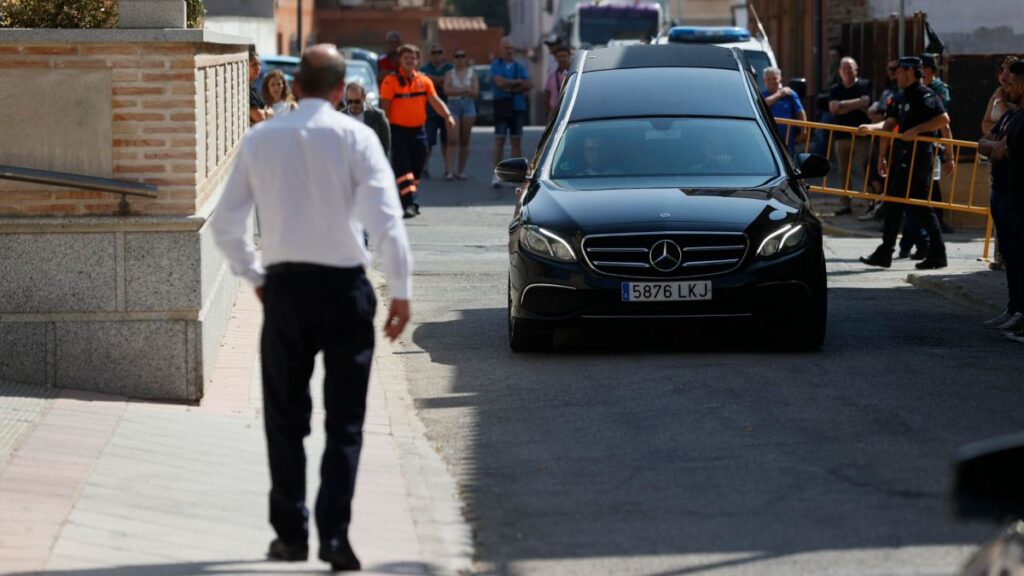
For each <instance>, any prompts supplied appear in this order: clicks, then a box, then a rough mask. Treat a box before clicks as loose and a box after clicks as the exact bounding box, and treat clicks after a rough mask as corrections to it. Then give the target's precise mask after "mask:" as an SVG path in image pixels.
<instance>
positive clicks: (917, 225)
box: [900, 180, 942, 252]
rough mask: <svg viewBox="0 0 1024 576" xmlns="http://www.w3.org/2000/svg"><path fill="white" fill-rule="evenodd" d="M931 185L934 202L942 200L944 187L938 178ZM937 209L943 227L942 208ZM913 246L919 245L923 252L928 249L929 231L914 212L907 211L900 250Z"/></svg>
mask: <svg viewBox="0 0 1024 576" xmlns="http://www.w3.org/2000/svg"><path fill="white" fill-rule="evenodd" d="M929 186H931V189H932V192H931V199H932V201H934V202H942V188H940V187H939V181H938V180H932V182H931V183H930V184H929ZM932 210H934V211H935V216H936V217H937V218H938V219H939V227H940V228H941V227H942V210H941V209H939V208H932ZM911 246H917V249H918V250H921V251H922V252H925V251H927V249H928V233H927V232H926V231H925V229H924V226H922V225H921V222H920V221H919V220H918V218H917V217H916V216H913V214H912V212H910V211H909V210H908V211H907V218H906V221H905V223H904V224H903V234H902V235H901V236H900V251H907V250H910V247H911Z"/></svg>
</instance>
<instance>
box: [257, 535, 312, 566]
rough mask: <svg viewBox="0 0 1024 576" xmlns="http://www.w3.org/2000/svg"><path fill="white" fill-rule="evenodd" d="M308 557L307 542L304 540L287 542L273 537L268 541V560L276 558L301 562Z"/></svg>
mask: <svg viewBox="0 0 1024 576" xmlns="http://www.w3.org/2000/svg"><path fill="white" fill-rule="evenodd" d="M307 558H309V544H306V543H305V542H295V543H293V544H288V543H286V542H285V541H284V540H281V539H280V538H275V539H274V541H273V542H271V543H270V549H269V550H267V559H268V560H278V561H282V562H302V561H305V560H306V559H307Z"/></svg>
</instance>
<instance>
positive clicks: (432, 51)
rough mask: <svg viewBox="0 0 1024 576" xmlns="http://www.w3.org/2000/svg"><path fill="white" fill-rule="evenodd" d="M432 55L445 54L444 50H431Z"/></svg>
mask: <svg viewBox="0 0 1024 576" xmlns="http://www.w3.org/2000/svg"><path fill="white" fill-rule="evenodd" d="M430 53H431V54H444V50H431V51H430Z"/></svg>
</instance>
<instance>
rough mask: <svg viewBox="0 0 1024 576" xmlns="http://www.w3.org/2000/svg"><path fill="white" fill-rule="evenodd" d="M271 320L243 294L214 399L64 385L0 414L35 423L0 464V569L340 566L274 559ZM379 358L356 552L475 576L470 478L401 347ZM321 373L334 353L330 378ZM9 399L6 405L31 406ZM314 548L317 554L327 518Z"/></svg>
mask: <svg viewBox="0 0 1024 576" xmlns="http://www.w3.org/2000/svg"><path fill="white" fill-rule="evenodd" d="M381 301H382V302H384V301H385V300H384V299H383V298H382V299H381ZM381 308H383V306H382V307H381ZM382 317H383V314H382V310H381V311H380V313H379V314H378V319H381V318H382ZM261 322H262V310H261V309H260V305H259V303H258V301H257V300H256V298H255V296H254V295H253V293H252V291H251V290H248V289H242V290H241V292H240V293H239V298H238V301H237V302H236V305H235V309H234V313H233V317H232V320H231V322H230V324H229V327H228V333H227V335H226V337H225V339H224V342H223V348H222V351H221V354H220V357H219V359H218V362H217V366H216V368H215V371H214V376H213V379H212V382H211V383H210V384H209V385H208V387H207V391H206V395H205V397H204V400H203V402H202V403H201V404H200V405H199V406H184V405H176V404H160V403H147V402H136V401H131V400H128V399H125V398H119V397H112V396H100V395H94V394H85V393H77V392H73V391H57V394H56V396H57V397H56V399H53V400H47V399H46V398H45V397H43V398H41V399H39V398H37V399H27V400H21V401H20V402H21V403H22V404H25V405H26V406H23V407H22V409H20V410H19V411H14V410H8V411H5V412H0V418H5V421H9V420H11V418H10V417H9V415H10V414H11V413H15V414H16V415H17V416H18V418H20V419H21V420H22V422H20V426H21V427H20V428H18V427H15V426H13V425H7V426H0V430H10V431H11V432H9V433H8V436H11V437H17V438H19V439H20V440H19V441H20V445H19V446H18V447H17V450H16V451H15V452H14V453H13V454H11V455H10V458H9V459H8V460H7V463H6V465H5V464H4V460H3V459H0V573H4V574H31V573H38V572H43V571H45V572H46V573H56V574H61V573H65V574H75V575H76V576H79V575H86V574H87V575H96V576H121V575H125V576H127V575H135V574H140V575H146V574H161V575H182V576H184V575H189V574H209V573H221V574H259V573H268V572H272V573H279V572H289V573H292V572H297V573H324V572H325V571H326V568H327V565H326V564H325V563H323V562H320V561H319V560H316V559H311V560H310V561H309V562H305V563H288V564H284V563H270V562H266V561H264V560H263V555H264V552H265V550H266V547H267V544H268V543H269V541H270V540H271V539H272V537H273V534H272V531H271V529H270V526H269V524H268V522H267V490H268V472H267V465H266V453H265V443H264V436H263V430H262V417H261V410H260V404H261V400H260V378H259V370H258V369H257V368H258V357H257V353H256V350H257V338H258V334H259V329H260V324H261ZM374 367H375V369H374V378H373V381H372V382H371V386H370V397H369V405H368V413H367V421H366V427H365V434H364V448H363V455H362V461H361V463H360V473H359V479H358V484H357V487H356V498H355V502H354V506H353V516H354V517H353V524H352V529H351V533H350V536H351V539H352V543H353V547H354V548H355V550H356V553H357V554H358V555H359V556H360V559H361V560H362V563H363V566H364V571H365V572H366V573H370V574H457V573H462V572H466V571H468V569H469V567H470V562H471V556H472V541H471V537H470V532H469V529H468V528H467V527H466V525H465V523H464V521H463V520H462V518H461V515H460V513H459V509H460V508H459V506H460V505H459V501H458V498H457V497H456V494H457V492H456V489H455V484H454V482H453V481H452V480H451V478H450V477H449V476H448V474H447V470H446V469H445V467H444V465H443V464H441V461H440V458H439V457H438V456H437V455H436V453H435V452H434V451H433V449H432V447H431V446H430V445H429V443H427V442H426V440H425V439H424V438H423V434H422V432H423V428H422V425H421V424H419V421H418V419H417V418H416V416H415V412H414V411H413V409H412V403H411V401H410V400H409V399H408V392H407V391H405V389H404V387H405V381H404V375H403V374H402V372H401V364H400V362H399V361H398V360H397V359H396V358H395V357H393V355H392V352H391V348H390V345H389V344H388V343H386V342H379V344H378V350H377V353H376V355H375V364H374ZM321 370H322V367H321V365H320V363H319V362H318V366H317V372H316V373H314V378H313V382H314V383H319V382H320V381H321V380H320V374H322V372H321ZM317 388H319V386H314V390H315V391H316V393H315V394H314V425H313V430H314V432H313V434H312V435H311V436H310V438H309V439H308V440H307V442H306V449H307V454H308V472H307V474H308V478H309V485H310V493H309V494H310V495H309V499H310V502H312V500H313V498H314V497H315V490H316V487H317V486H318V484H319V474H318V470H319V454H320V453H321V452H322V449H323V442H324V437H323V433H322V419H323V412H322V394H321V393H320V391H319V390H317ZM5 392H8V390H0V394H2V393H5ZM12 396H13V395H12ZM4 401H5V404H0V407H3V406H4V405H6V404H11V403H13V402H15V401H16V400H9V399H7V398H4ZM40 406H42V407H40ZM33 416H35V417H37V421H36V422H35V423H33V425H32V429H31V430H30V431H28V432H26V430H25V426H26V423H25V421H26V420H30V419H31V418H32V417H33ZM310 541H311V544H312V546H311V548H312V552H313V554H314V555H315V550H316V546H315V543H316V542H317V536H316V534H315V527H314V533H313V534H312V535H311V538H310Z"/></svg>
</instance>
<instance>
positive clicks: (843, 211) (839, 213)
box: [836, 206, 853, 216]
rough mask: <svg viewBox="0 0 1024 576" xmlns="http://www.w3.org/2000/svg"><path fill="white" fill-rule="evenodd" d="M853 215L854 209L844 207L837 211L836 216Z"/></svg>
mask: <svg viewBox="0 0 1024 576" xmlns="http://www.w3.org/2000/svg"><path fill="white" fill-rule="evenodd" d="M852 213H853V209H852V208H850V207H849V206H843V207H842V208H840V209H839V210H836V216H846V215H847V214H852Z"/></svg>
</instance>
